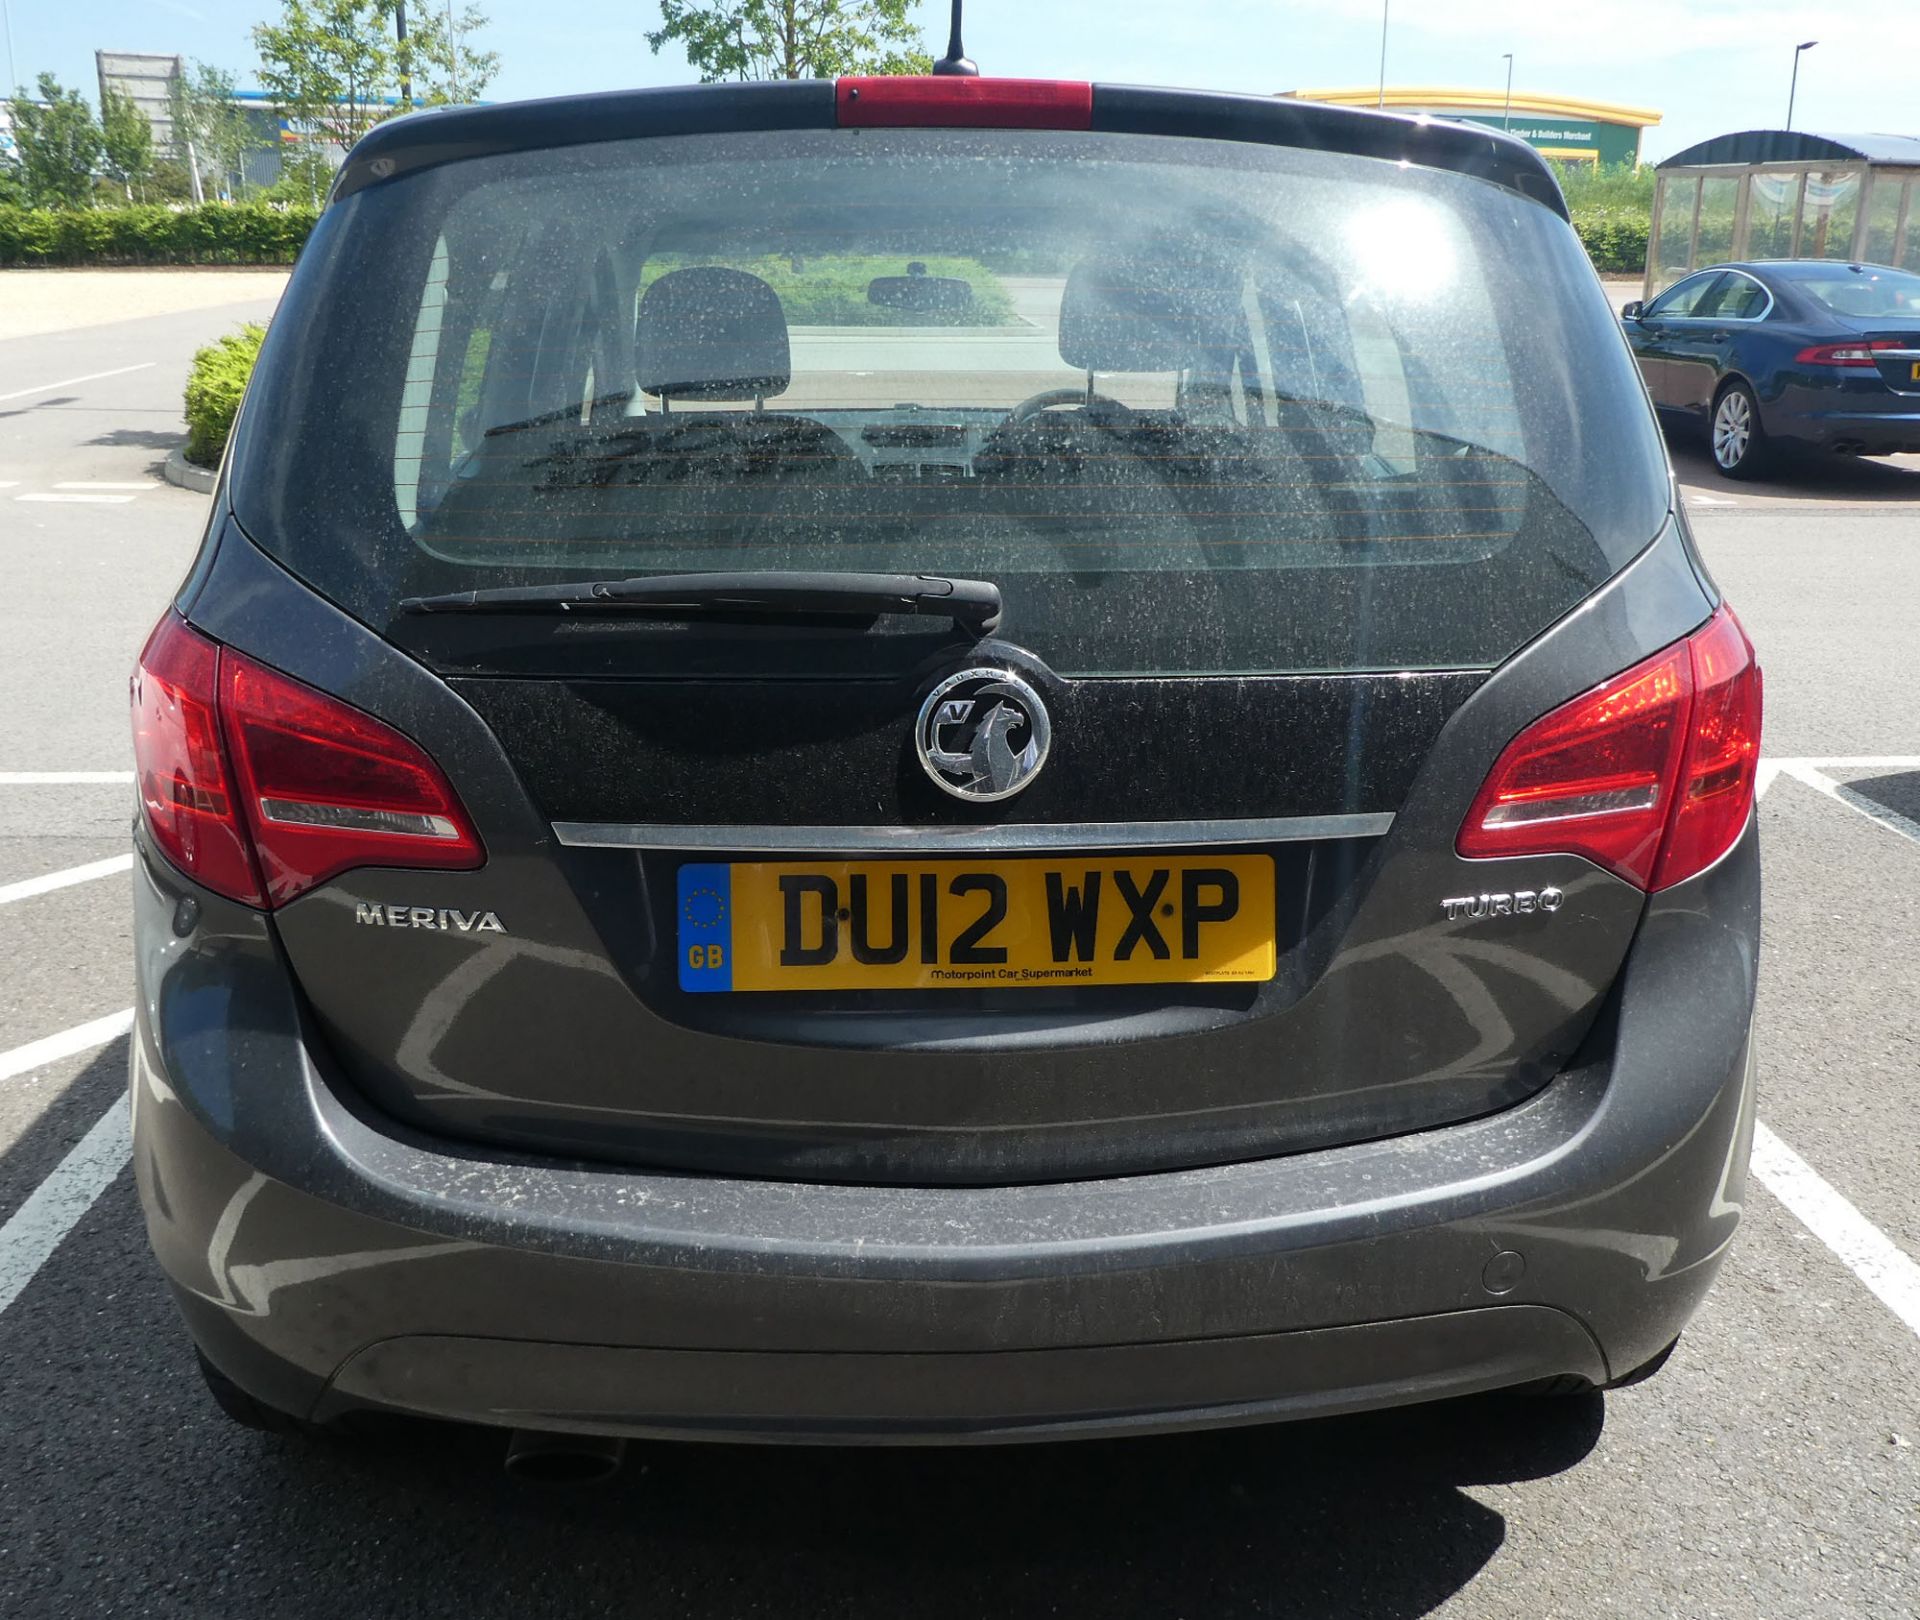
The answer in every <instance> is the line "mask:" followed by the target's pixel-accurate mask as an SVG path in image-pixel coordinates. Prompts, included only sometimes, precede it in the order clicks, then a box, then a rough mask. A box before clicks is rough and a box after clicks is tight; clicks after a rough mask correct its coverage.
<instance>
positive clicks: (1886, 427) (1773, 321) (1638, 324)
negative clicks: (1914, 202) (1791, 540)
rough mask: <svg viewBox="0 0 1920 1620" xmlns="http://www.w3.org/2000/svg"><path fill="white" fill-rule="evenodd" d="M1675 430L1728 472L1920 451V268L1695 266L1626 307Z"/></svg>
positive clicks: (1630, 332)
mask: <svg viewBox="0 0 1920 1620" xmlns="http://www.w3.org/2000/svg"><path fill="white" fill-rule="evenodd" d="M1620 313H1621V315H1622V316H1623V317H1624V319H1625V324H1626V332H1627V341H1628V343H1630V344H1631V345H1632V346H1633V352H1634V354H1635V355H1636V356H1638V357H1639V361H1640V370H1641V372H1642V374H1643V375H1644V376H1645V377H1646V379H1647V391H1648V392H1649V393H1651V394H1652V395H1653V402H1654V404H1655V405H1656V406H1657V407H1658V408H1659V410H1660V413H1661V415H1662V417H1663V418H1664V420H1665V422H1666V424H1667V426H1668V428H1669V429H1670V430H1672V431H1677V432H1680V433H1684V434H1686V435H1688V436H1690V437H1691V436H1694V435H1704V436H1705V437H1706V440H1707V443H1708V445H1709V446H1710V447H1711V449H1712V451H1713V461H1714V465H1715V466H1716V467H1718V468H1719V469H1720V471H1721V472H1723V473H1725V474H1726V475H1727V476H1728V477H1729V478H1755V477H1759V476H1760V475H1762V474H1763V473H1764V472H1766V470H1767V468H1768V467H1769V466H1770V465H1771V463H1772V462H1773V460H1774V458H1775V455H1776V452H1778V451H1782V450H1806V451H1827V452H1837V453H1839V454H1841V455H1852V456H1891V455H1897V454H1900V453H1902V452H1916V451H1920V276H1916V275H1911V274H1909V273H1908V272H1907V271H1905V270H1892V269H1889V268H1887V267H1886V266H1885V265H1878V264H1832V263H1826V262H1816V261H1808V260H1799V259H1794V260H1777V261H1763V262H1760V263H1754V264H1722V265H1714V266H1712V267H1711V268H1710V269H1706V270H1698V271H1695V272H1694V273H1693V274H1692V275H1690V276H1688V277H1687V278H1686V279H1685V280H1684V281H1678V282H1675V283H1674V285H1673V286H1671V287H1669V288H1668V289H1667V290H1666V291H1665V292H1663V293H1662V294H1661V295H1660V296H1659V297H1658V298H1656V299H1654V300H1653V301H1652V302H1651V303H1649V304H1641V303H1639V302H1638V301H1636V302H1634V303H1631V304H1628V305H1626V306H1625V307H1624V308H1623V309H1622V310H1621V312H1620Z"/></svg>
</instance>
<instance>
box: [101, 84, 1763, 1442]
mask: <svg viewBox="0 0 1920 1620" xmlns="http://www.w3.org/2000/svg"><path fill="white" fill-rule="evenodd" d="M133 703H134V716H135V730H136V742H137V756H138V767H139V772H138V774H139V791H140V796H141V801H142V804H141V814H140V818H139V823H138V826H137V828H136V832H135V841H136V846H137V849H138V857H137V860H136V864H135V882H134V889H135V911H136V920H137V929H136V942H137V943H136V950H137V968H138V975H139V997H138V1007H139V1013H138V1030H137V1035H136V1038H135V1041H134V1046H133V1059H132V1091H133V1120H134V1135H135V1142H136V1152H135V1163H136V1166H137V1172H138V1180H139V1189H140V1195H141V1199H142V1202H143V1205H144V1208H145V1212H146V1217H147V1224H148V1230H149V1232H150V1235H151V1240H152V1244H153V1249H154V1252H155V1254H156V1256H157V1257H158V1260H159V1263H160V1265H161V1267H162V1269H163V1270H164V1271H165V1273H166V1276H167V1278H168V1280H169V1281H170V1283H171V1285H172V1289H173V1293H174V1296H175V1298H176V1300H177V1301H178V1304H179V1308H180V1311H181V1314H182V1316H183V1317H184V1319H185V1322H186V1326H187V1329H188V1332H189V1334H190V1335H191V1338H192V1341H193V1344H194V1345H195V1346H196V1347H197V1349H198V1352H199V1356H200V1360H201V1365H202V1369H203V1371H204V1373H205V1376H206V1378H207V1381H208V1383H209V1385H210V1386H211V1388H212V1391H213V1393H214V1395H215V1396H216V1397H217V1398H218V1400H219V1401H220V1403H221V1405H222V1406H223V1407H224V1409H225V1410H226V1411H227V1412H228V1413H230V1414H231V1415H232V1416H234V1417H236V1418H238V1419H239V1420H241V1421H242V1422H246V1423H251V1424H254V1425H256V1426H264V1427H269V1428H292V1427H297V1426H319V1425H327V1424H332V1423H335V1422H337V1421H339V1420H341V1419H343V1418H346V1417H348V1416H349V1415H352V1414H356V1413H361V1412H368V1411H371V1412H399V1413H410V1414H424V1415H428V1416H433V1417H439V1418H446V1419H455V1420H463V1421H468V1422H474V1423H481V1424H489V1425H495V1426H498V1427H499V1428H501V1429H504V1430H511V1431H519V1433H518V1436H517V1440H516V1442H515V1450H514V1452H513V1455H514V1457H515V1458H516V1459H519V1460H520V1462H521V1463H522V1464H523V1465H524V1466H525V1467H526V1468H527V1469H528V1471H530V1472H531V1471H537V1470H538V1469H545V1470H546V1471H548V1472H550V1473H560V1472H568V1471H575V1472H587V1471H590V1470H592V1469H593V1468H595V1467H598V1466H600V1465H601V1464H602V1463H604V1461H605V1460H606V1459H608V1458H609V1457H610V1455H611V1454H612V1451H613V1450H614V1449H615V1448H616V1447H617V1443H618V1442H619V1440H620V1439H621V1438H622V1437H629V1436H667V1437H674V1436H678V1437H691V1438H704V1439H748V1440H779V1441H830V1442H924V1441H956V1442H957V1441H1004V1440H1025V1439H1040V1438H1052V1437H1064V1436H1078V1435H1091V1434H1114V1433H1122V1432H1127V1433H1131V1432H1139V1431H1144V1430H1151V1429H1169V1428H1180V1427H1194V1426H1202V1425H1212V1424H1226V1423H1240V1422H1249V1421H1256V1420H1265V1419H1275V1418H1287V1417H1295V1416H1302V1415H1307V1414H1323V1413H1332V1412H1341V1411H1350V1410H1356V1409H1361V1408H1369V1407H1379V1406H1387V1405H1392V1404H1395V1403H1403V1402H1411V1401H1417V1400H1425V1399H1429V1398H1434V1397H1441V1396H1448V1395H1456V1394H1462V1393H1468V1392H1475V1391H1484V1390H1491V1389H1496V1388H1503V1387H1508V1386H1517V1385H1532V1386H1535V1387H1536V1388H1549V1389H1587V1388H1592V1387H1596V1386H1601V1387H1606V1386H1614V1385H1618V1384H1621V1383H1623V1382H1627V1381H1630V1380H1632V1379H1634V1378H1635V1377H1637V1376H1641V1375H1643V1374H1644V1373H1646V1372H1647V1371H1649V1370H1651V1369H1652V1368H1654V1367H1656V1366H1658V1365H1659V1363H1660V1362H1661V1360H1662V1359H1663V1358H1664V1357H1665V1355H1666V1354H1667V1352H1668V1351H1669V1350H1670V1349H1671V1347H1672V1346H1673V1344H1674V1342H1675V1340H1676V1338H1677V1337H1678V1335H1679V1334H1680V1332H1681V1329H1682V1328H1683V1326H1684V1325H1685V1323H1686V1321H1687V1319H1688V1317H1689V1315H1690V1314H1691V1313H1692V1312H1693V1310H1694V1309H1695V1308H1696V1306H1698V1304H1699V1303H1700V1301H1701V1298H1702V1296H1703V1295H1704V1294H1705V1293H1706V1291H1707V1289H1708V1287H1709V1286H1710V1284H1711V1282H1712V1280H1713V1277H1714V1275H1715V1273H1716V1271H1717V1269H1718V1267H1719V1265H1720V1263H1721V1261H1722V1259H1723V1257H1724V1256H1725V1254H1726V1252H1727V1249H1728V1245H1729V1244H1730V1242H1731V1241H1732V1239H1733V1235H1734V1231H1735V1228H1736V1226H1737V1224H1738V1222H1739V1219H1740V1212H1741V1203H1742V1199H1743V1188H1744V1184H1745V1176H1746V1164H1747V1153H1748V1143H1749V1136H1750V1131H1751V1123H1752V1108H1753V1071H1752V1060H1751V1045H1750V1025H1751V1017H1752V1007H1753V994H1754V974H1755V961H1756V952H1757V947H1758V939H1759V895H1760V887H1759V858H1758V852H1757V845H1756V840H1755V833H1754V825H1753V803H1754V781H1755V772H1756V767H1757V755H1758V747H1759V728H1760V675H1759V669H1758V666H1757V664H1756V662H1755V658H1754V654H1753V650H1752V648H1751V646H1750V645H1749V644H1748V641H1747V638H1746V636H1745V634H1744V633H1743V631H1742V630H1741V628H1740V626H1739V624H1738V622H1737V621H1736V620H1735V618H1734V616H1733V614H1732V612H1731V611H1730V609H1729V608H1728V607H1727V606H1726V604H1725V603H1724V602H1723V601H1722V600H1721V598H1720V595H1719V593H1718V591H1717V590H1716V589H1715V587H1714V585H1713V583H1712V581H1711V580H1710V578H1709V577H1708V575H1707V574H1706V572H1705V571H1704V569H1703V568H1702V565H1701V562H1700V559H1699V557H1698V555H1697V553H1696V551H1695V549H1694V546H1693V543H1692V540H1691V538H1690V536H1689V534H1688V530H1687V523H1686V517H1685V514H1684V512H1683V511H1682V510H1681V509H1680V508H1679V506H1678V505H1677V504H1676V502H1675V499H1674V495H1673V488H1672V484H1671V481H1670V477H1669V473H1668V468H1667V464H1666V460H1665V455H1664V451H1663V449H1662V446H1661V442H1660V439H1659V436H1658V433H1657V430H1656V427H1655V424H1654V421H1653V417H1652V414H1651V412H1650V410H1649V408H1648V405H1647V401H1646V396H1645V393H1644V391H1643V390H1642V388H1641V386H1640V382H1639V379H1638V377H1637V375H1636V373H1635V367H1634V362H1633V358H1632V356H1631V355H1630V353H1629V352H1628V349H1627V347H1626V345H1625V343H1624V342H1623V340H1622V337H1621V334H1620V332H1619V329H1618V327H1617V325H1616V323H1615V321H1614V319H1613V317H1612V315H1611V313H1610V311H1609V309H1608V307H1607V304H1606V301H1605V298H1604V296H1603V294H1602V292H1601V289H1600V286H1599V284H1598V282H1597V281H1596V279H1595V278H1594V275H1593V273H1592V271H1591V269H1590V268H1589V267H1588V264H1587V262H1586V259H1585V257H1584V256H1583V254H1582V252H1581V249H1580V245H1579V242H1578V241H1577V239H1576V237H1575V235H1574V233H1573V231H1572V230H1571V228H1570V227H1569V225H1568V222H1567V218H1566V213H1565V209H1564V206H1563V204H1562V201H1561V198H1560V194H1559V191H1558V189H1557V187H1556V186H1555V184H1554V182H1553V180H1552V178H1551V176H1550V174H1549V172H1548V171H1547V169H1546V168H1545V167H1544V165H1543V164H1542V163H1541V161H1540V160H1539V159H1538V158H1537V157H1536V156H1535V155H1534V154H1533V153H1532V152H1531V151H1530V150H1529V149H1528V148H1526V147H1525V146H1524V145H1522V144H1520V143H1519V142H1517V141H1513V140H1510V139H1507V138H1505V137H1503V136H1501V135H1499V134H1497V133H1494V132H1491V131H1487V130H1479V129H1474V128H1471V127H1468V126H1455V125H1447V124H1437V123H1426V122H1418V121H1410V120H1403V119H1399V118H1394V117H1388V116H1383V115H1377V114H1373V113H1368V112H1359V111H1352V110H1348V109H1340V108H1330V107H1315V106H1311V105H1307V104H1303V103H1297V102H1288V101H1274V100H1266V99H1261V98H1252V97H1234V96H1219V95H1208V94H1199V93H1191V92H1182V91H1161V90H1149V89H1136V88H1119V87H1108V86H1104V85H1087V84H1084V83H1081V84H1073V83H1053V82H1044V83H1041V82H1029V81H1019V80H994V79H990V78H988V79H958V78H927V79H847V80H841V81H839V82H838V83H831V82H800V83H781V84H754V85H734V86H718V87H705V88H698V89H672V90H650V91H642V92H634V93H621V94H614V95H607V96H598V97H584V98H577V99H572V100H567V101H560V102H536V103H529V104H520V105H501V106H494V107H488V108H482V109H473V110H460V111H449V112H439V113H431V114H423V115H420V116H416V117H409V118H406V119H403V120H398V121H396V122H394V123H391V124H388V125H385V126H383V127H381V128H379V129H378V130H376V131H375V132H374V133H373V134H372V135H370V136H368V137H367V139H366V140H365V141H363V142H362V143H361V145H360V146H359V147H357V148H356V149H355V150H354V152H353V153H352V154H351V155H350V157H349V159H348V161H347V163H346V165H345V167H344V168H343V169H342V170H341V172H340V175H339V177H338V179H337V181H336V184H335V187H334V191H333V195H332V197H331V200H330V202H329V205H328V206H327V208H326V209H325V211H324V213H323V215H322V217H321V220H320V222H319V225H318V228H317V230H316V231H315V233H314V235H313V238H312V240H311V242H310V243H309V245H308V246H307V248H306V250H305V252H304V253H303V255H302V257H301V260H300V263H299V266H298V268H297V270H296V271H295V273H294V275H293V278H292V282H291V284H290V286H289V288H288V290H287V293H286V296H285V299H284V302H283V304H282V306H281V308H280V311H279V314H278V315H277V316H276V318H275V320H274V322H273V326H272V330H271V332H270V333H269V335H268V337H267V340H266V344H265V347H264V349H263V350H262V353H261V356H260V361H259V365H258V369H257V371H256V373H255V375H254V378H253V381H252V384H251V387H250V389H249V391H248V394H247V398H246V400H245V403H244V406H243V408H242V411H241V414H240V419H239V422H238V424H237V427H236V430H235V433H234V435H233V440H232V445H231V449H230V451H229V454H228V457H227V461H226V464H225V467H224V469H223V472H222V476H221V480H220V484H219V487H218V490H217V492H216V494H215V497H214V500H213V511H212V517H211V520H210V523H209V526H208V530H207V534H206V539H205V544H204V546H203V548H202V550H201V552H200V555H199V557H198V559H197V561H196V562H195V564H194V565H193V568H192V570H191V573H190V575H189V577H188V578H187V580H186V581H185V583H184V584H183V585H182V587H181V589H180V591H179V593H178V596H177V597H176V599H175V600H174V602H173V603H172V604H171V605H170V606H168V608H167V609H166V611H165V613H164V614H163V615H162V617H161V619H160V621H159V623H158V625H157V626H156V628H155V630H154V633H153V636H152V639H151V640H150V642H149V643H148V645H147V647H146V649H145V651H144V652H143V654H142V655H141V658H140V662H139V667H138V669H137V670H136V672H135V675H134V681H133Z"/></svg>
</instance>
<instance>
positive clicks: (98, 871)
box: [0, 854, 133, 906]
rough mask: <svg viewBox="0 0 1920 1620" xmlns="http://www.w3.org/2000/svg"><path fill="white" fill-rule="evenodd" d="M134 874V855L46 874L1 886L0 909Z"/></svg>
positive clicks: (119, 856) (114, 857) (110, 857)
mask: <svg viewBox="0 0 1920 1620" xmlns="http://www.w3.org/2000/svg"><path fill="white" fill-rule="evenodd" d="M132 870H133V856H132V855H130V854H129V855H110V856H108V857H107V859H105V860H104V861H88V862H87V863H86V865H84V866H69V867H67V868H65V869H64V870H62V871H59V872H47V873H44V874H42V875H41V876H40V877H36V878H23V879H22V880H21V881H20V882H18V883H0V906H4V905H7V904H9V903H10V902H12V901H15V900H30V899H32V898H33V896H34V895H36V894H50V893H52V891H53V890H55V889H66V888H71V887H72V886H73V885H74V884H76V883H91V882H93V880H94V879H95V878H103V877H112V876H113V875H114V874H115V873H116V872H130V871H132Z"/></svg>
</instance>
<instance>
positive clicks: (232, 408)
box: [187, 325, 267, 467]
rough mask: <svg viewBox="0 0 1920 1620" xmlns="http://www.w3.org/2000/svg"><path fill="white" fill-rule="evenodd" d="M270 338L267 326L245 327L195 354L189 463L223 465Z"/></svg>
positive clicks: (190, 379)
mask: <svg viewBox="0 0 1920 1620" xmlns="http://www.w3.org/2000/svg"><path fill="white" fill-rule="evenodd" d="M266 335H267V329H266V328H265V327H264V326H256V325H248V326H243V327H241V328H240V330H239V331H237V332H229V333H228V334H227V335H226V336H225V337H223V338H221V339H219V340H218V341H217V342H214V343H209V344H208V345H207V346H206V347H205V348H204V349H201V350H200V351H199V352H198V353H197V354H195V355H194V357H193V370H192V371H191V372H189V373H188V375H187V460H189V461H193V462H197V463H199V464H200V465H201V466H203V467H211V466H214V465H216V464H217V463H218V462H219V460H220V456H221V453H222V452H223V451H224V450H225V449H226V448H227V435H228V434H229V433H231V432H232V431H233V418H234V413H235V412H236V411H238V410H239V409H240V396H241V395H242V394H244V393H245V392H246V391H247V379H248V378H249V377H250V376H252V375H253V362H254V359H255V357H256V356H257V355H258V354H259V353H260V340H261V339H262V338H264V337H265V336H266Z"/></svg>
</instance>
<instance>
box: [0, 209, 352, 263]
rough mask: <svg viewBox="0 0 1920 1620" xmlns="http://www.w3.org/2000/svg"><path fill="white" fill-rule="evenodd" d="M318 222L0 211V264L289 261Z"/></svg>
mask: <svg viewBox="0 0 1920 1620" xmlns="http://www.w3.org/2000/svg"><path fill="white" fill-rule="evenodd" d="M317 217H318V215H317V212H316V211H315V210H314V209H313V208H311V207H307V206H305V205H301V204H295V205H290V206H287V207H284V208H281V207H270V206H267V205H264V204H261V203H205V204H202V205H201V206H200V207H198V208H165V207H161V206H160V205H158V204H151V205H148V206H145V207H139V206H135V207H130V208H62V209H55V208H9V207H5V206H0V265H35V264H40V265H77V264H291V263H293V261H294V259H295V257H296V256H297V255H298V254H299V252H300V249H301V247H302V246H303V245H304V244H305V242H306V240H307V236H308V234H309V233H310V232H311V231H312V230H313V222H314V220H315V219H316V218H317Z"/></svg>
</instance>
